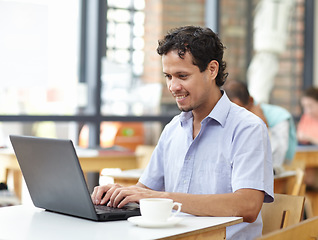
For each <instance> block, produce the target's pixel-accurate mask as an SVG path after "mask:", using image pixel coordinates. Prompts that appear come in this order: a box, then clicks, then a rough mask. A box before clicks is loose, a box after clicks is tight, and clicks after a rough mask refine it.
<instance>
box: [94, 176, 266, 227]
mask: <svg viewBox="0 0 318 240" xmlns="http://www.w3.org/2000/svg"><path fill="white" fill-rule="evenodd" d="M106 189H108V190H106ZM105 190H106V191H107V193H106V194H105V196H104V198H103V199H101V200H100V197H102V196H103V193H102V192H104V191H105ZM149 197H156V198H171V199H173V200H174V201H176V202H181V203H182V212H185V213H189V214H193V215H197V216H219V217H230V216H237V217H243V221H245V222H254V221H255V220H256V218H257V216H258V214H259V211H260V209H261V208H262V204H263V200H264V192H262V191H258V190H255V189H239V190H237V191H236V192H234V193H226V194H187V193H170V192H160V191H154V190H151V189H149V188H147V187H146V186H145V185H143V184H142V183H140V182H139V183H137V185H135V186H130V187H121V186H119V185H112V187H110V185H107V186H101V187H96V188H95V190H94V192H93V194H92V199H93V201H94V203H95V204H105V203H106V202H107V201H108V200H110V203H109V204H108V205H109V206H112V207H119V208H121V207H123V206H124V205H126V204H127V203H128V202H139V200H140V199H142V198H149ZM98 201H100V202H98Z"/></svg>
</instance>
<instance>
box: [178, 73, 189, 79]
mask: <svg viewBox="0 0 318 240" xmlns="http://www.w3.org/2000/svg"><path fill="white" fill-rule="evenodd" d="M187 77H188V75H184V74H182V75H179V78H183V79H184V78H187Z"/></svg>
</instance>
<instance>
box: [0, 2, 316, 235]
mask: <svg viewBox="0 0 318 240" xmlns="http://www.w3.org/2000/svg"><path fill="white" fill-rule="evenodd" d="M185 25H195V26H202V27H209V28H211V29H212V30H213V31H214V32H216V33H217V34H218V35H219V37H220V39H221V41H222V42H223V43H224V45H225V47H226V49H225V53H224V54H225V55H224V60H225V61H226V63H227V72H228V73H229V75H228V77H227V81H231V80H236V81H241V82H244V83H246V85H247V86H248V89H249V92H250V94H251V96H253V98H254V101H256V102H258V103H266V104H271V105H277V106H280V107H282V108H284V109H286V110H287V111H288V112H289V113H290V114H291V115H292V118H293V121H294V124H295V128H296V129H297V127H298V123H299V122H300V119H301V117H302V115H303V113H304V109H303V106H302V104H301V99H302V96H303V94H304V92H305V91H306V89H308V88H310V87H318V68H317V67H314V66H317V61H318V47H317V43H318V31H317V25H318V3H317V2H316V1H315V0H287V1H286V0H275V1H274V0H244V1H237V0H196V1H188V0H185V1H180V0H169V1H166V0H151V1H150V0H122V1H117V0H107V1H106V0H100V1H99V0H67V1H64V0H0V53H1V54H0V79H1V80H0V81H1V87H0V174H1V175H0V182H1V188H2V189H1V190H0V206H1V207H7V206H11V205H20V204H32V201H31V199H30V196H29V195H28V190H27V187H26V185H25V182H24V180H23V176H22V174H21V170H20V168H19V165H18V163H17V161H16V158H15V155H14V153H13V150H12V145H11V142H10V140H9V135H12V134H13V135H25V136H36V137H45V138H58V139H70V140H72V141H73V143H74V145H75V146H76V151H77V154H78V156H79V159H80V162H81V164H82V168H83V171H84V174H85V178H86V180H87V185H88V188H89V189H90V191H92V189H93V187H94V186H96V185H98V184H106V183H120V184H122V185H125V186H126V185H131V184H136V183H137V182H138V179H139V177H140V175H141V174H142V172H143V169H144V168H145V167H146V165H147V163H148V162H149V160H150V158H151V154H152V151H153V150H154V148H155V146H156V143H157V141H158V139H159V137H160V134H161V132H162V130H163V128H164V126H165V125H166V124H167V123H169V122H170V121H171V119H172V118H173V117H174V116H175V115H177V114H179V113H180V110H179V109H178V107H177V105H176V102H175V99H174V98H173V97H172V96H171V94H170V93H169V91H168V89H167V87H166V83H165V79H164V76H163V74H162V65H161V57H160V56H159V55H158V54H157V52H156V48H157V44H158V39H161V38H162V37H163V36H164V35H165V34H166V33H167V31H168V30H170V29H172V28H176V27H180V26H185ZM317 99H318V98H317ZM317 101H318V100H317ZM317 115H318V114H317ZM317 121H318V120H317ZM317 126H318V125H317ZM317 142H318V140H317ZM96 159H97V160H96ZM94 161H96V162H94ZM283 169H284V170H283V171H282V172H279V173H277V174H275V175H274V193H275V201H274V203H271V204H266V203H264V204H263V208H262V217H263V222H264V227H263V236H262V238H261V239H291V238H283V236H284V235H283V233H285V234H290V233H289V232H292V233H293V234H294V236H304V235H305V232H311V234H313V235H315V237H318V230H316V231H315V232H313V231H314V230H313V229H314V228H316V229H318V228H317V224H318V146H317V145H315V144H314V143H312V144H302V143H300V142H298V143H297V146H296V151H295V154H294V156H293V159H292V161H291V162H290V163H289V164H286V165H284V166H283ZM1 207H0V208H1ZM313 226H314V227H313ZM299 229H300V230H299ZM299 231H300V232H299ZM280 234H281V235H280ZM267 236H268V237H267ZM277 236H279V238H277ZM286 236H287V235H286ZM275 237H276V238H275ZM294 239H307V238H294Z"/></svg>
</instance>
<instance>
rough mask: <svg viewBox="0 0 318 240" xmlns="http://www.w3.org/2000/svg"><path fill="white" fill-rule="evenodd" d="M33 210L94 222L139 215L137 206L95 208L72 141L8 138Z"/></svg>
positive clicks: (24, 137)
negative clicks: (33, 206)
mask: <svg viewBox="0 0 318 240" xmlns="http://www.w3.org/2000/svg"><path fill="white" fill-rule="evenodd" d="M10 140H11V143H12V146H13V149H14V152H15V155H16V157H17V160H18V162H19V165H20V168H21V171H22V174H23V176H24V179H25V182H26V185H27V187H28V190H29V192H30V196H31V199H32V201H33V203H34V205H35V206H36V207H39V208H44V209H46V210H48V211H52V212H57V213H62V214H67V215H72V216H76V217H81V218H86V219H91V220H95V221H114V220H124V219H127V218H129V217H131V216H138V215H140V210H139V207H138V205H137V204H127V205H126V206H125V207H124V208H121V209H119V208H110V207H106V206H100V205H94V204H93V202H92V200H91V196H90V193H89V191H88V188H87V184H86V181H85V178H84V174H83V171H82V168H81V166H80V163H79V160H78V157H77V155H76V151H75V148H74V145H73V143H72V141H71V140H61V139H49V138H38V137H27V136H15V135H10Z"/></svg>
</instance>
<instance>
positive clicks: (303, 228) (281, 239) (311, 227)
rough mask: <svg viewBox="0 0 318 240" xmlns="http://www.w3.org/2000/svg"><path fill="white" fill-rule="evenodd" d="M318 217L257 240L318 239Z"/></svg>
mask: <svg viewBox="0 0 318 240" xmlns="http://www.w3.org/2000/svg"><path fill="white" fill-rule="evenodd" d="M317 226H318V216H316V217H313V218H309V219H307V220H305V221H302V222H300V223H297V224H295V225H293V226H289V227H287V228H285V229H280V230H277V231H274V232H271V233H269V234H265V235H263V236H261V237H259V238H257V240H299V239H302V240H314V239H318V227H317Z"/></svg>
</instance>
